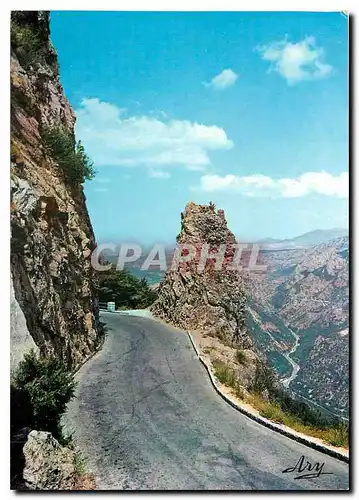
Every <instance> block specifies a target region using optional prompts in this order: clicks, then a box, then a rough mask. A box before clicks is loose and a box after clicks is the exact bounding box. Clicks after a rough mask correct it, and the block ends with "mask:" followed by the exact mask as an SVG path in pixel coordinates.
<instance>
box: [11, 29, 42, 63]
mask: <svg viewBox="0 0 359 500" xmlns="http://www.w3.org/2000/svg"><path fill="white" fill-rule="evenodd" d="M11 47H12V49H13V50H14V51H15V53H16V55H17V57H18V59H19V61H20V63H21V64H22V65H23V66H24V67H25V68H29V67H30V66H34V65H36V64H39V63H43V62H44V61H45V54H44V50H43V44H42V43H41V40H40V38H39V36H38V34H37V33H36V32H34V30H32V29H31V28H30V27H28V26H19V25H18V24H16V23H15V22H12V24H11Z"/></svg>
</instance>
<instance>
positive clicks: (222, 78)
mask: <svg viewBox="0 0 359 500" xmlns="http://www.w3.org/2000/svg"><path fill="white" fill-rule="evenodd" d="M237 78H238V75H237V73H235V72H234V71H232V70H231V69H224V70H223V71H222V72H221V73H220V74H219V75H217V76H215V77H213V78H212V80H211V81H210V82H204V86H205V87H212V88H213V89H215V90H224V89H227V88H228V87H232V85H234V84H235V83H236V80H237Z"/></svg>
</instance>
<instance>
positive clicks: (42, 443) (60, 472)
mask: <svg viewBox="0 0 359 500" xmlns="http://www.w3.org/2000/svg"><path fill="white" fill-rule="evenodd" d="M23 454H24V458H25V467H24V471H23V478H24V482H25V486H26V488H28V489H30V490H72V489H74V486H75V482H76V470H75V453H74V452H73V451H72V450H70V449H69V448H66V447H64V446H61V445H60V444H59V443H58V441H57V440H56V439H55V438H54V437H53V436H52V434H51V433H50V432H43V431H31V432H30V434H29V435H28V438H27V441H26V443H25V446H24V448H23Z"/></svg>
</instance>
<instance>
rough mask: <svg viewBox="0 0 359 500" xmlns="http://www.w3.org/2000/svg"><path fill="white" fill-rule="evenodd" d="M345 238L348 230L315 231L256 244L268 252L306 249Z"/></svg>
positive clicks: (263, 240)
mask: <svg viewBox="0 0 359 500" xmlns="http://www.w3.org/2000/svg"><path fill="white" fill-rule="evenodd" d="M345 236H348V229H345V228H334V229H316V230H314V231H310V232H308V233H305V234H301V235H299V236H296V237H295V238H291V239H286V240H279V239H275V238H264V239H262V240H259V241H257V243H261V244H262V245H263V248H264V249H268V250H275V249H278V250H279V249H285V248H288V249H289V248H306V247H310V246H313V245H320V244H321V243H327V242H328V241H331V240H334V239H335V238H342V237H345Z"/></svg>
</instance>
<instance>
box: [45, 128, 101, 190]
mask: <svg viewBox="0 0 359 500" xmlns="http://www.w3.org/2000/svg"><path fill="white" fill-rule="evenodd" d="M42 138H43V140H44V143H45V148H46V150H47V152H48V154H49V155H50V156H51V157H52V158H53V159H54V160H55V161H56V163H57V164H58V166H59V167H60V168H61V170H62V171H63V173H64V176H65V180H66V181H67V182H68V183H69V184H71V185H76V184H82V183H83V182H84V181H85V179H87V180H91V179H93V177H94V176H95V171H94V168H93V162H92V161H91V160H90V158H89V157H88V156H87V154H86V152H85V148H84V147H83V145H82V144H81V141H78V142H77V143H76V142H75V140H74V138H73V136H72V135H71V134H69V133H67V132H65V131H64V130H62V129H61V128H60V127H54V128H49V127H44V129H43V130H42Z"/></svg>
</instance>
